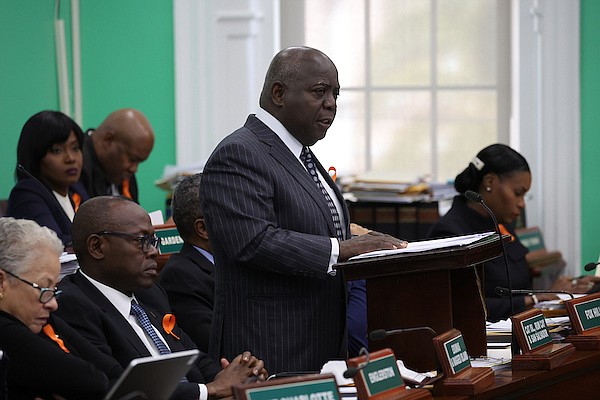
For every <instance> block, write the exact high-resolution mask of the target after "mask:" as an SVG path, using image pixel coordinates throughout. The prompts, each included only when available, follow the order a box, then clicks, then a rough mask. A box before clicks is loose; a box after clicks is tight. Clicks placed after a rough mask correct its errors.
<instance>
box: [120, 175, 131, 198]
mask: <svg viewBox="0 0 600 400" xmlns="http://www.w3.org/2000/svg"><path fill="white" fill-rule="evenodd" d="M121 189H122V191H123V196H125V197H127V198H130V199H133V197H131V192H130V191H129V180H128V179H123V184H122V185H121Z"/></svg>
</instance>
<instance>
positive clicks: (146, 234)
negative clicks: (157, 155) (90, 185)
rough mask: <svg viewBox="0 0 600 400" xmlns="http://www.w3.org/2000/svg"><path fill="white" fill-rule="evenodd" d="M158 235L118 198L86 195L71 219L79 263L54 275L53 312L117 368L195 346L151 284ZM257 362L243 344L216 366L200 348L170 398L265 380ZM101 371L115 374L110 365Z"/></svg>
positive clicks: (218, 393) (216, 394) (225, 391)
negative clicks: (57, 295) (57, 297)
mask: <svg viewBox="0 0 600 400" xmlns="http://www.w3.org/2000/svg"><path fill="white" fill-rule="evenodd" d="M158 242H159V239H158V238H157V237H156V236H155V235H154V228H153V227H152V224H151V223H150V217H149V216H148V214H147V213H146V211H144V209H142V208H141V207H140V206H139V205H137V204H136V203H134V202H133V201H130V200H129V199H126V198H124V197H107V196H100V197H95V198H92V199H91V200H88V201H87V202H86V203H84V204H83V205H82V206H81V207H80V208H79V211H78V212H77V214H76V215H75V219H74V221H73V247H74V250H75V253H76V254H77V258H78V260H79V264H80V267H81V269H80V270H79V271H78V272H77V273H75V274H72V275H69V276H67V277H65V278H64V279H63V280H62V281H61V282H60V285H59V287H60V289H61V290H63V297H62V298H61V301H60V307H59V309H60V312H59V313H58V315H59V316H60V317H61V318H63V319H64V320H65V321H67V323H69V324H70V325H71V326H72V327H73V328H75V329H76V330H78V331H79V332H80V333H81V334H82V335H83V336H84V337H85V338H87V339H88V340H89V341H90V342H91V343H92V344H94V345H95V346H97V347H98V348H99V349H100V350H101V351H102V352H103V353H105V354H108V355H110V356H112V357H113V358H114V360H115V363H116V364H119V365H120V366H121V368H120V369H118V370H117V372H119V373H120V371H122V368H124V367H125V366H126V365H127V364H129V362H130V361H131V360H132V359H134V358H139V357H146V356H150V355H159V354H166V353H169V352H176V351H182V350H187V349H192V348H196V346H195V345H194V344H193V342H192V341H191V339H190V338H189V336H188V335H187V334H186V333H185V332H184V331H182V330H181V329H180V328H179V327H177V326H176V325H175V321H174V319H175V318H174V317H173V316H172V314H171V309H170V306H169V301H168V299H167V296H166V294H165V292H164V291H163V289H162V288H161V287H160V286H158V285H157V284H155V283H154V280H155V279H156V277H157V275H158V271H157V267H156V261H155V257H156V255H157V254H158V251H157V248H156V246H157V245H158ZM90 361H91V362H94V361H95V360H90ZM97 366H98V367H100V368H102V366H100V365H97ZM263 366H264V364H263V362H262V361H260V360H258V359H256V358H255V357H254V356H252V355H251V354H250V352H247V351H246V352H244V353H243V354H241V355H239V356H237V357H236V358H234V359H233V360H232V361H231V363H229V362H228V361H227V360H226V359H221V365H219V363H218V362H216V361H214V360H212V359H210V358H209V357H208V356H207V355H206V354H204V353H201V355H200V357H199V358H198V360H197V361H196V363H195V365H194V366H193V367H192V369H191V370H190V372H189V373H188V374H187V382H185V383H181V384H180V385H179V387H178V389H177V391H176V393H175V397H174V398H182V399H183V398H187V399H190V398H193V399H202V400H204V399H207V398H208V397H210V398H222V397H229V396H232V394H233V393H232V385H235V384H239V383H243V382H245V381H246V379H248V378H250V377H258V378H260V379H264V376H266V371H265V370H264V368H263ZM105 369H107V368H105ZM105 372H106V374H107V375H109V378H112V379H114V378H115V370H114V369H113V370H111V371H108V370H107V371H105Z"/></svg>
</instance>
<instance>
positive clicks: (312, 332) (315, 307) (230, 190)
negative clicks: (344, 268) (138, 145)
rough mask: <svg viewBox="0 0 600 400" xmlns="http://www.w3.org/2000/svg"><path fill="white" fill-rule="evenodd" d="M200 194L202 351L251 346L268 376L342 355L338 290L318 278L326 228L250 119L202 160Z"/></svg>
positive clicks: (271, 137) (331, 280) (313, 367)
mask: <svg viewBox="0 0 600 400" xmlns="http://www.w3.org/2000/svg"><path fill="white" fill-rule="evenodd" d="M317 164H318V168H319V169H320V171H321V173H322V175H323V176H324V177H325V178H326V179H327V180H328V181H329V184H330V185H331V186H333V187H334V188H335V184H334V183H333V181H331V179H330V178H329V175H328V174H327V172H326V171H325V170H324V169H323V166H322V165H321V164H320V163H318V162H317ZM201 191H202V196H201V197H202V205H203V209H204V214H205V220H206V223H207V227H208V231H209V235H210V240H211V243H212V245H213V248H214V255H215V261H216V268H215V307H214V311H213V321H212V325H211V337H210V346H209V349H210V354H211V356H212V357H213V358H215V357H219V356H226V357H231V356H233V355H235V354H239V353H240V352H241V351H244V350H250V351H252V352H253V354H255V355H256V356H257V357H259V358H261V359H263V360H264V361H265V366H266V368H267V369H268V371H269V373H276V372H283V371H317V370H320V368H321V367H322V365H323V364H324V363H325V362H326V361H328V360H330V359H335V358H344V357H345V355H346V333H345V288H344V285H343V280H342V277H341V276H340V275H341V274H338V275H337V276H335V277H333V276H331V275H329V274H327V267H328V263H329V257H330V252H331V240H330V238H331V237H335V236H336V234H335V228H334V226H333V222H332V219H331V213H330V211H329V208H328V207H327V204H326V202H325V199H324V198H323V195H322V193H321V191H320V190H319V189H318V188H317V186H316V185H315V184H314V182H313V181H312V179H311V178H310V176H309V174H308V172H307V171H306V170H305V169H304V167H303V166H302V165H301V163H300V161H299V160H298V159H297V158H296V156H295V155H294V154H292V152H291V151H290V150H289V149H288V147H287V146H285V144H284V143H283V142H282V141H281V139H279V137H278V136H277V135H276V134H275V133H274V132H272V131H271V130H270V129H269V128H268V127H267V126H266V125H265V124H263V123H262V122H261V121H260V120H259V119H257V118H256V117H255V116H254V115H250V116H249V117H248V119H247V121H246V123H245V125H244V127H243V128H241V129H238V130H237V131H235V132H234V133H232V134H231V135H229V136H228V137H227V138H225V139H224V140H223V141H222V142H221V143H220V144H219V145H218V146H217V148H216V149H215V151H214V152H213V154H212V155H211V157H210V158H209V160H208V162H207V164H206V166H205V168H204V172H203V176H202V182H201ZM335 192H336V195H337V196H338V199H339V200H340V203H341V204H342V206H343V208H344V210H343V212H344V217H345V221H348V219H349V217H348V210H347V208H346V207H345V204H344V201H343V199H342V197H341V194H340V193H339V191H338V190H337V188H335ZM345 233H346V237H349V235H350V232H349V226H348V224H346V232H345Z"/></svg>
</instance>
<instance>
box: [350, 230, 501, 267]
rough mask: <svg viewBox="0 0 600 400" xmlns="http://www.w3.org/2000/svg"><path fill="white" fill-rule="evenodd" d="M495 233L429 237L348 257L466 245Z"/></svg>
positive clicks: (354, 258)
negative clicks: (402, 245) (441, 237)
mask: <svg viewBox="0 0 600 400" xmlns="http://www.w3.org/2000/svg"><path fill="white" fill-rule="evenodd" d="M495 234H496V233H495V232H484V233H473V234H470V235H462V236H453V237H449V238H443V239H431V240H420V241H417V242H409V243H408V246H406V248H404V249H395V250H377V251H371V252H369V253H363V254H359V255H358V256H354V257H352V258H350V261H351V260H360V259H364V258H370V257H381V256H388V255H391V254H400V253H418V252H421V251H427V250H435V249H443V248H448V247H456V246H466V245H469V244H472V243H475V242H477V241H479V240H482V239H485V238H488V237H490V236H493V235H495Z"/></svg>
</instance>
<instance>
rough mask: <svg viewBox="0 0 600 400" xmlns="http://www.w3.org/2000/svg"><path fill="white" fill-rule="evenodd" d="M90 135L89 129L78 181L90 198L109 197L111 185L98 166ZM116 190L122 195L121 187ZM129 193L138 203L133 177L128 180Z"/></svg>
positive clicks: (135, 181)
mask: <svg viewBox="0 0 600 400" xmlns="http://www.w3.org/2000/svg"><path fill="white" fill-rule="evenodd" d="M91 133H93V130H92V129H89V130H88V131H87V132H86V135H85V140H84V142H83V169H82V170H81V178H80V180H81V183H83V186H85V190H87V193H88V194H89V196H90V197H96V196H106V195H111V194H112V193H111V190H110V186H111V183H110V182H109V181H108V180H107V179H106V174H105V173H104V170H103V169H102V167H101V166H100V162H99V161H98V156H97V155H96V151H95V150H94V145H93V143H92V139H91V138H90V137H89V135H90V134H91ZM118 189H119V193H121V194H123V185H119V186H118ZM129 192H130V193H131V197H132V200H133V201H135V202H136V203H139V200H138V187H137V180H136V179H135V175H131V178H129Z"/></svg>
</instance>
